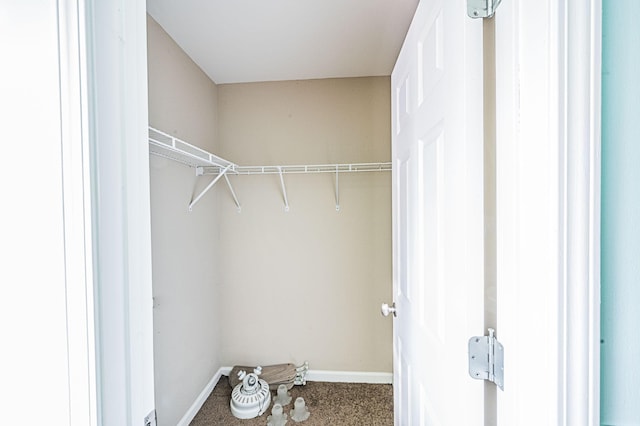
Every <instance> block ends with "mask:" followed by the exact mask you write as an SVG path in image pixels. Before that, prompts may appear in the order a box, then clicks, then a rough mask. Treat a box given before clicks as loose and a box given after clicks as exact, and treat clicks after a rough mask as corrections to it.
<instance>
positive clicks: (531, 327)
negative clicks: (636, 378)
mask: <svg viewBox="0 0 640 426" xmlns="http://www.w3.org/2000/svg"><path fill="white" fill-rule="evenodd" d="M601 16H602V12H601V0H587V1H586V2H580V4H578V2H556V1H553V0H542V1H539V2H529V1H527V0H510V1H508V2H503V3H502V4H501V6H500V8H499V9H498V11H497V12H496V17H495V24H496V81H497V90H496V129H497V136H496V159H497V170H496V173H497V185H496V191H497V202H496V214H497V280H498V284H497V300H498V313H497V317H498V324H497V327H496V329H497V337H498V339H499V340H501V341H502V343H503V344H504V345H505V391H504V392H498V423H497V424H498V425H499V426H506V425H521V424H534V423H535V424H558V425H565V424H580V425H594V426H595V425H598V424H599V416H600V414H599V404H600V395H599V394H600V383H599V379H600V347H599V346H600V343H599V335H600V329H599V328H600V303H599V302H600V81H601V78H600V75H601V74H600V69H601ZM532 366H536V367H535V369H532ZM532 370H533V371H532Z"/></svg>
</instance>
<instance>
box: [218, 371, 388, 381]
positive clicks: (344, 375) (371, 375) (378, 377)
mask: <svg viewBox="0 0 640 426" xmlns="http://www.w3.org/2000/svg"><path fill="white" fill-rule="evenodd" d="M231 368H232V367H222V368H221V369H220V370H219V372H221V373H222V375H224V376H228V375H229V373H231ZM307 381H308V382H337V383H383V384H391V383H393V373H379V372H369V371H330V370H309V371H307Z"/></svg>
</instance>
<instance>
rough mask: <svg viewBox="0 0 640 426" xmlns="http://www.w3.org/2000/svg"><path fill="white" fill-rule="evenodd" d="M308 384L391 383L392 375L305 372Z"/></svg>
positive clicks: (355, 372) (364, 372)
mask: <svg viewBox="0 0 640 426" xmlns="http://www.w3.org/2000/svg"><path fill="white" fill-rule="evenodd" d="M307 381H309V382H338V383H382V384H391V383H393V373H380V372H375V371H373V372H371V371H329V370H309V371H307Z"/></svg>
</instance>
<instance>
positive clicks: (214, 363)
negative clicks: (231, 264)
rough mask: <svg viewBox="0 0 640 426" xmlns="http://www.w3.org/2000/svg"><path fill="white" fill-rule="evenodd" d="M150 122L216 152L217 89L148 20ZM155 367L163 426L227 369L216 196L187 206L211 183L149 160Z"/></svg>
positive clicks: (177, 417) (160, 161) (175, 166)
mask: <svg viewBox="0 0 640 426" xmlns="http://www.w3.org/2000/svg"><path fill="white" fill-rule="evenodd" d="M147 25H148V65H149V123H150V125H151V126H152V127H156V128H158V129H160V130H162V131H165V132H167V133H170V134H172V135H174V136H177V137H179V138H182V139H184V140H186V141H188V142H190V143H193V144H195V145H198V146H200V147H202V148H205V149H208V150H212V151H215V150H216V133H217V122H216V117H217V111H216V107H217V100H216V86H215V85H214V84H213V83H212V82H211V80H209V79H208V78H207V76H206V75H205V74H204V73H203V72H202V71H201V70H200V69H199V68H198V67H197V66H196V65H195V64H194V63H193V62H192V61H191V60H190V59H189V58H188V57H187V55H186V54H185V53H184V52H183V51H182V50H181V49H180V48H179V47H178V46H177V45H176V44H175V43H174V42H173V40H171V38H169V36H168V35H167V34H166V33H165V32H164V31H163V30H162V28H161V27H160V26H159V25H158V24H157V23H156V22H155V21H154V20H153V19H151V18H149V17H148V22H147ZM150 169H151V171H150V173H151V226H152V250H153V296H154V309H153V313H154V318H153V321H154V324H153V325H154V360H155V386H156V387H155V393H156V410H157V415H158V424H159V426H174V425H175V424H176V423H177V422H178V421H179V420H180V419H181V418H182V416H184V414H185V413H186V412H187V410H188V409H189V407H190V406H191V404H193V402H194V401H195V400H196V398H197V397H198V395H199V394H200V392H202V390H203V389H204V387H205V386H206V384H207V383H208V381H209V380H210V379H211V377H212V376H213V375H214V374H215V372H216V371H217V370H218V368H219V367H220V365H221V364H220V358H219V353H220V347H219V346H220V345H219V341H220V340H219V330H218V321H217V316H216V314H217V310H216V303H217V300H218V297H217V295H216V291H217V290H216V288H217V286H216V284H217V281H216V278H217V276H218V275H217V273H218V264H217V259H218V249H217V247H218V222H219V221H218V219H217V218H216V208H215V207H216V191H215V190H214V191H213V192H212V193H209V194H207V196H206V197H204V198H203V199H202V201H201V202H200V203H199V204H198V205H197V206H196V207H195V208H194V210H193V212H191V213H189V212H188V211H187V205H188V204H189V201H190V199H191V195H192V193H193V191H194V190H196V191H197V190H198V189H201V187H202V186H203V185H204V184H206V179H204V178H199V179H198V178H196V176H195V172H194V170H193V169H191V168H190V167H187V166H183V165H181V164H178V163H175V162H173V161H169V160H166V159H162V158H159V157H156V156H153V155H152V156H151V158H150Z"/></svg>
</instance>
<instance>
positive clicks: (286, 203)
mask: <svg viewBox="0 0 640 426" xmlns="http://www.w3.org/2000/svg"><path fill="white" fill-rule="evenodd" d="M278 173H279V174H280V186H281V187H282V196H283V197H284V211H285V212H288V211H289V199H288V198H287V188H285V186H284V177H283V176H282V167H280V166H278Z"/></svg>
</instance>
